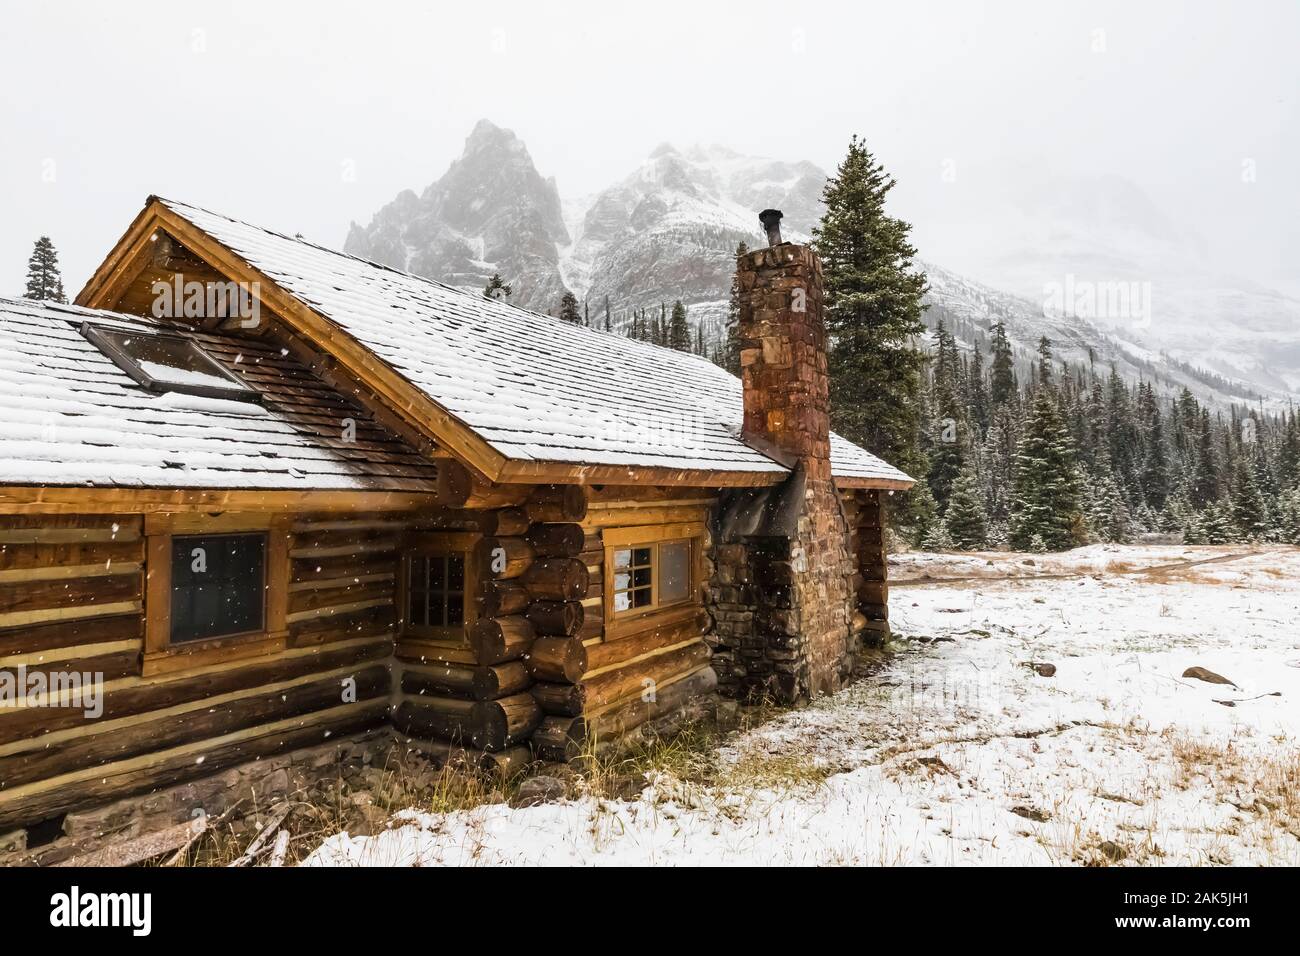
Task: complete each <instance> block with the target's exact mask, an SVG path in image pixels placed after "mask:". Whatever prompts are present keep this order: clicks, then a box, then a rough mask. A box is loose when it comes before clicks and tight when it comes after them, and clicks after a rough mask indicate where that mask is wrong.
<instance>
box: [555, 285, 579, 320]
mask: <svg viewBox="0 0 1300 956" xmlns="http://www.w3.org/2000/svg"><path fill="white" fill-rule="evenodd" d="M560 318H562V319H563V320H564V321H565V322H571V323H573V324H574V325H582V313H580V312H579V311H578V297H577V296H575V295H574V294H573V293H572V292H568V291H566V292H565V293H564V295H562V296H560Z"/></svg>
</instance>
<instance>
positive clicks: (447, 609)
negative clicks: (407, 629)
mask: <svg viewBox="0 0 1300 956" xmlns="http://www.w3.org/2000/svg"><path fill="white" fill-rule="evenodd" d="M407 562H408V566H409V567H410V569H411V570H410V579H409V590H408V594H409V601H408V613H407V618H406V621H407V623H408V624H409V625H412V626H415V627H427V628H461V627H463V626H464V624H465V571H466V568H465V562H466V557H465V555H464V554H432V555H416V554H412V555H410V556H408V558H407Z"/></svg>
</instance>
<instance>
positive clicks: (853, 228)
mask: <svg viewBox="0 0 1300 956" xmlns="http://www.w3.org/2000/svg"><path fill="white" fill-rule="evenodd" d="M893 188H894V179H893V177H891V176H890V175H889V174H888V173H886V172H885V170H884V167H883V166H881V165H880V163H878V162H877V161H876V160H875V158H874V157H873V156H872V155H871V153H870V152H868V151H867V147H866V144H864V143H863V142H862V141H861V140H859V139H858V138H857V137H856V136H855V137H853V139H852V140H851V141H850V143H849V151H848V155H847V156H845V158H844V161H843V162H841V163H840V165H839V168H838V169H837V170H836V173H835V175H834V176H832V177H831V178H830V179H829V180H827V182H826V188H825V190H824V191H823V193H822V199H823V200H824V201H825V203H826V214H825V215H824V216H823V217H822V220H821V223H820V224H819V225H818V226H817V227H816V228H815V229H814V230H813V237H814V239H813V242H814V245H815V247H816V249H817V254H818V255H819V256H820V257H821V259H822V264H823V270H824V278H825V289H826V302H825V306H826V329H827V332H828V333H829V336H830V350H829V351H830V356H829V358H830V373H831V414H832V416H833V419H834V421H833V422H832V424H833V426H834V427H835V429H836V430H837V431H839V432H840V433H841V434H843V435H844V436H845V437H846V438H849V439H850V440H852V441H855V442H857V443H858V444H860V445H862V446H863V447H865V448H866V449H867V450H869V451H871V452H874V453H875V454H878V455H880V456H882V457H883V458H884V459H885V460H886V461H888V462H890V463H891V464H894V465H896V466H898V467H899V468H902V469H903V470H904V471H906V472H908V473H909V474H912V475H918V476H919V475H923V474H924V473H925V471H926V462H925V461H924V458H923V456H922V454H921V452H920V447H919V433H920V425H921V421H920V407H919V405H920V394H921V369H922V368H923V366H924V364H925V356H924V354H923V353H921V352H920V351H919V350H918V349H917V348H916V345H915V343H916V340H917V338H918V337H919V336H920V335H921V334H922V333H923V332H924V331H925V327H924V326H923V325H922V324H921V312H922V308H923V306H922V304H921V297H922V296H923V295H924V294H925V291H926V281H925V274H924V273H922V272H920V271H918V270H916V269H915V268H914V266H913V262H912V259H913V257H914V256H915V255H916V250H915V249H914V248H913V247H912V245H911V243H910V242H909V240H908V233H909V232H910V230H911V226H909V225H908V224H907V223H906V222H904V221H903V220H901V219H896V218H894V217H893V216H890V215H888V214H887V213H886V211H885V198H886V197H887V196H888V194H889V191H890V190H891V189H893Z"/></svg>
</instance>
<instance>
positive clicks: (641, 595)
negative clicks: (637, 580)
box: [632, 588, 651, 607]
mask: <svg viewBox="0 0 1300 956" xmlns="http://www.w3.org/2000/svg"><path fill="white" fill-rule="evenodd" d="M650 599H651V594H650V589H649V588H640V589H638V590H636V591H633V592H632V606H633V607H649V606H650Z"/></svg>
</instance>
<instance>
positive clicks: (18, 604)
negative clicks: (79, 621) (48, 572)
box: [0, 572, 144, 615]
mask: <svg viewBox="0 0 1300 956" xmlns="http://www.w3.org/2000/svg"><path fill="white" fill-rule="evenodd" d="M143 587H144V582H143V576H142V575H141V574H139V573H138V572H137V573H136V574H124V575H113V576H111V577H92V578H72V579H66V580H61V581H59V580H55V581H29V582H15V583H7V584H0V615H5V614H16V613H18V612H22V611H39V610H47V609H50V608H65V607H82V606H87V605H94V604H114V603H119V602H122V601H133V600H138V599H139V598H140V597H141V595H142V594H143Z"/></svg>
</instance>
